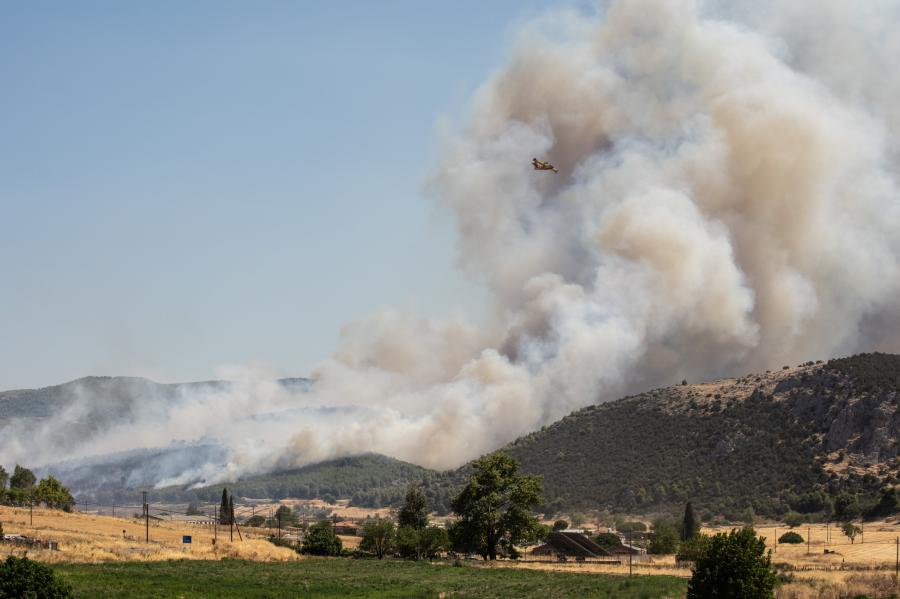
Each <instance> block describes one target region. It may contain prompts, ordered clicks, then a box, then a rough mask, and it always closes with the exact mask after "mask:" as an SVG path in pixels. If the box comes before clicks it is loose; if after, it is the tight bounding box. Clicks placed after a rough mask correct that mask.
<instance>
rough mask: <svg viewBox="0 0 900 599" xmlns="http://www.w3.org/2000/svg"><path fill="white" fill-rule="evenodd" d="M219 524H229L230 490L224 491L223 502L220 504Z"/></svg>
mask: <svg viewBox="0 0 900 599" xmlns="http://www.w3.org/2000/svg"><path fill="white" fill-rule="evenodd" d="M219 524H228V489H222V501H221V502H219Z"/></svg>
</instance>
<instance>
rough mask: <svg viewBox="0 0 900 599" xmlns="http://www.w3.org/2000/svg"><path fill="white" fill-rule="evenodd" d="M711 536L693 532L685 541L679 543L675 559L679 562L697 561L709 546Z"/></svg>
mask: <svg viewBox="0 0 900 599" xmlns="http://www.w3.org/2000/svg"><path fill="white" fill-rule="evenodd" d="M711 538H712V537H710V536H709V535H704V534H700V533H698V534H695V535H694V536H692V537H691V538H690V539H688V540H687V541H684V542H682V543H681V545H679V546H678V553H677V554H676V555H675V560H676V561H679V562H695V563H696V562H697V560H699V559H700V558H701V557H703V554H704V553H706V550H707V548H708V547H709V543H710V540H711Z"/></svg>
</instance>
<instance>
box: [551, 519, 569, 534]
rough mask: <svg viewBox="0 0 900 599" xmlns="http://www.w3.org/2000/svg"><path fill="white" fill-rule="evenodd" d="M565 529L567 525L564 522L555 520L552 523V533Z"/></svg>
mask: <svg viewBox="0 0 900 599" xmlns="http://www.w3.org/2000/svg"><path fill="white" fill-rule="evenodd" d="M567 528H569V523H568V522H566V521H565V520H557V521H556V522H554V523H553V531H554V532H559V531H560V530H565V529H567Z"/></svg>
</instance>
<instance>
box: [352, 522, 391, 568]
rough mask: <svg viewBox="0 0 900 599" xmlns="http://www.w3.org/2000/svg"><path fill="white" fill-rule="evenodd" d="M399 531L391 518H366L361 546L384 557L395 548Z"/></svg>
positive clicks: (377, 555)
mask: <svg viewBox="0 0 900 599" xmlns="http://www.w3.org/2000/svg"><path fill="white" fill-rule="evenodd" d="M396 537H397V532H396V529H395V526H394V523H393V522H391V521H390V520H382V519H380V518H379V519H374V520H366V522H365V524H363V532H362V540H361V541H360V543H359V548H360V549H362V550H363V551H368V552H369V553H374V554H375V557H377V558H378V559H382V558H383V557H384V556H385V555H386V554H387V553H389V552H390V551H392V550H393V549H394V545H395V542H396Z"/></svg>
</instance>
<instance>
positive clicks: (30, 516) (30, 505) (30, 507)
mask: <svg viewBox="0 0 900 599" xmlns="http://www.w3.org/2000/svg"><path fill="white" fill-rule="evenodd" d="M28 525H29V526H34V498H32V500H31V501H30V502H29V503H28Z"/></svg>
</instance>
